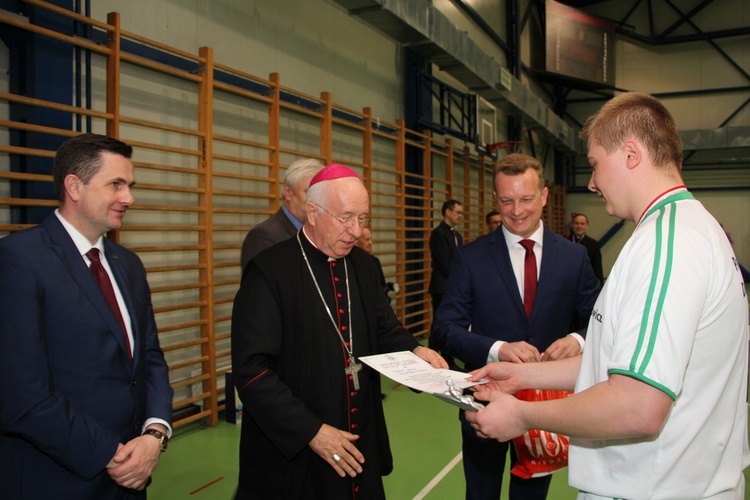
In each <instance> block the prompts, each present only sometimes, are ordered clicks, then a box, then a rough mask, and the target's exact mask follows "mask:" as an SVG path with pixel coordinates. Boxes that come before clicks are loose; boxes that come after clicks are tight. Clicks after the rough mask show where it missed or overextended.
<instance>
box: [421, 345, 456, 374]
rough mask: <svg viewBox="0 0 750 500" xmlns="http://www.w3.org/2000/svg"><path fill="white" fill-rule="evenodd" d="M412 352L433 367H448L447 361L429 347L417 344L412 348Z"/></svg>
mask: <svg viewBox="0 0 750 500" xmlns="http://www.w3.org/2000/svg"><path fill="white" fill-rule="evenodd" d="M414 354H416V355H417V356H419V357H420V358H422V359H423V360H425V361H427V362H428V363H430V364H431V365H432V367H433V368H444V369H447V368H448V362H447V361H446V360H444V359H443V357H442V356H441V355H440V354H438V352H437V351H433V350H432V349H430V348H429V347H424V346H419V347H417V348H416V349H414Z"/></svg>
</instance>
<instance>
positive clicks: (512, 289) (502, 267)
mask: <svg viewBox="0 0 750 500" xmlns="http://www.w3.org/2000/svg"><path fill="white" fill-rule="evenodd" d="M489 238H490V254H491V257H492V262H493V263H494V264H495V267H497V270H498V271H499V272H500V277H501V278H502V280H503V284H504V285H505V288H506V290H507V292H508V295H509V296H510V297H513V304H514V306H515V307H516V309H517V310H518V313H519V314H521V315H522V316H523V317H524V319H525V318H526V311H525V310H524V308H523V299H522V298H521V295H520V294H519V293H518V283H517V282H516V275H515V274H514V273H513V266H512V265H511V263H510V253H509V252H508V245H507V243H506V242H505V236H504V235H503V231H502V230H501V229H498V230H497V231H493V232H492V234H490V236H489Z"/></svg>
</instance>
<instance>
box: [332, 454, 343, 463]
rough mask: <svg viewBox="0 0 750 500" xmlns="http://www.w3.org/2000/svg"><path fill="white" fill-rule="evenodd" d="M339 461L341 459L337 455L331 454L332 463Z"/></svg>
mask: <svg viewBox="0 0 750 500" xmlns="http://www.w3.org/2000/svg"><path fill="white" fill-rule="evenodd" d="M339 460H341V457H340V456H338V454H336V453H334V454H333V461H334V462H336V463H338V461H339Z"/></svg>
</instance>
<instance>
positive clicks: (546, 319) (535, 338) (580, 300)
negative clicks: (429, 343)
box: [432, 228, 599, 370]
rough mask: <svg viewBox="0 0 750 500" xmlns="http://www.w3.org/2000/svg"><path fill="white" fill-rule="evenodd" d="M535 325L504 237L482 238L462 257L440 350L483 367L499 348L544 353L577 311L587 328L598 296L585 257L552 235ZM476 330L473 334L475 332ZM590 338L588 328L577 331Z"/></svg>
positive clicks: (443, 311) (444, 313)
mask: <svg viewBox="0 0 750 500" xmlns="http://www.w3.org/2000/svg"><path fill="white" fill-rule="evenodd" d="M543 245H544V251H543V253H542V265H541V269H540V273H539V283H538V285H537V294H536V299H535V300H534V310H533V312H532V315H531V320H530V321H529V320H527V319H526V313H525V311H524V308H523V299H522V298H521V295H520V293H519V291H518V285H517V282H516V278H515V275H514V274H513V268H512V267H511V263H510V254H509V252H508V246H507V245H506V243H505V237H504V235H503V231H502V230H498V231H494V232H492V233H491V234H488V235H486V236H482V237H480V238H478V239H476V240H475V241H473V242H471V243H469V244H467V245H465V246H462V247H461V248H459V249H458V251H457V252H456V258H455V259H454V261H453V266H452V267H451V274H450V278H449V279H448V287H447V291H446V294H445V297H443V301H442V303H441V304H440V308H439V309H438V312H437V318H436V322H435V327H434V329H433V333H432V337H433V342H434V343H435V347H436V348H438V349H440V350H441V351H443V352H446V353H447V354H449V355H452V356H455V357H457V358H459V359H461V360H463V361H464V362H465V363H466V368H467V369H468V370H473V369H476V368H479V367H482V366H484V365H485V364H486V363H487V354H488V353H489V350H490V347H491V346H492V344H494V343H495V341H497V340H504V341H507V342H518V341H526V342H528V343H530V344H532V345H534V346H535V347H536V348H537V349H539V352H543V351H544V350H545V349H547V347H549V346H550V344H552V342H554V341H555V340H557V339H559V338H562V337H564V336H565V335H567V334H568V333H570V332H569V330H568V328H569V326H570V324H571V318H572V315H573V312H574V311H577V312H578V314H579V317H580V318H582V319H583V320H584V321H586V322H587V321H588V318H589V316H590V314H591V309H592V308H593V307H594V302H595V301H596V297H597V296H598V294H599V282H598V280H597V279H596V277H595V276H594V273H593V271H592V270H591V264H590V263H589V258H588V256H587V255H586V250H585V249H584V247H582V246H580V245H575V244H574V243H572V242H570V241H567V240H566V239H565V238H563V237H562V236H559V235H557V234H555V233H554V232H552V231H550V230H549V229H546V228H545V230H544V241H543ZM469 325H471V331H468V328H469ZM578 331H579V333H581V334H582V335H584V336H585V327H584V328H581V329H580V330H578Z"/></svg>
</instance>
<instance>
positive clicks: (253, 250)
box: [240, 158, 323, 271]
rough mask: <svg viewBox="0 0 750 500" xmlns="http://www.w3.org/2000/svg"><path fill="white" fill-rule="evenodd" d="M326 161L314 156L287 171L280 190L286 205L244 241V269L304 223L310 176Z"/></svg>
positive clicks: (242, 253) (295, 232)
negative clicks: (257, 256) (256, 257)
mask: <svg viewBox="0 0 750 500" xmlns="http://www.w3.org/2000/svg"><path fill="white" fill-rule="evenodd" d="M321 168H323V164H322V163H320V161H318V160H316V159H314V158H306V159H304V160H296V161H293V162H292V163H291V164H290V165H289V167H288V168H287V170H286V175H285V176H284V187H283V188H282V191H281V198H282V200H283V205H282V206H281V208H279V209H278V210H277V211H276V213H275V214H273V215H272V216H271V217H269V218H268V219H266V220H264V221H263V222H261V223H260V224H258V225H257V226H255V227H254V228H252V229H251V230H250V231H249V232H248V233H247V236H245V241H243V242H242V252H241V254H240V264H241V265H242V270H243V271H244V270H245V267H247V263H248V262H250V259H252V258H253V257H255V256H256V255H258V254H259V253H260V252H261V251H263V250H265V249H266V248H268V247H270V246H273V245H275V244H276V243H279V242H281V241H284V240H288V239H289V238H291V237H292V236H294V235H295V234H297V231H299V230H300V228H301V227H302V225H303V224H304V223H305V219H306V218H307V215H306V213H305V203H306V200H305V195H306V194H307V188H308V186H309V185H310V179H312V178H313V176H314V175H315V174H317V173H318V172H320V169H321Z"/></svg>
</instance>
